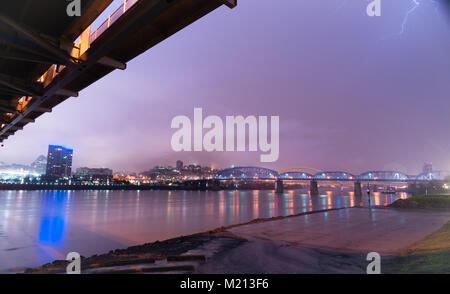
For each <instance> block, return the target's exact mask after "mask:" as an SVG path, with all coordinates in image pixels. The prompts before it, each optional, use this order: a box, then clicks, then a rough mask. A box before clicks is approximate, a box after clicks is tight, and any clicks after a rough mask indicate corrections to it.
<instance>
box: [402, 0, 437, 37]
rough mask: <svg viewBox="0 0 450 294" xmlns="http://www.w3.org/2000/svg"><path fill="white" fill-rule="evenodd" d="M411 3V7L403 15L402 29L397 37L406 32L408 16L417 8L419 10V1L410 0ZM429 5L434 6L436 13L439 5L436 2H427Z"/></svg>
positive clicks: (434, 0)
mask: <svg viewBox="0 0 450 294" xmlns="http://www.w3.org/2000/svg"><path fill="white" fill-rule="evenodd" d="M411 1H412V2H413V7H411V8H410V9H409V10H408V11H407V12H406V14H405V17H404V18H403V22H402V27H401V30H400V32H399V33H398V34H399V35H403V33H404V32H405V30H406V25H407V23H408V18H409V16H410V15H411V14H412V13H413V12H414V11H416V9H417V8H419V6H420V4H421V2H420V1H419V0H411ZM429 1H430V2H431V3H433V5H434V6H435V11H436V12H438V8H439V3H438V1H436V0H429Z"/></svg>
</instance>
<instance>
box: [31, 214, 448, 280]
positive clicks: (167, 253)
mask: <svg viewBox="0 0 450 294" xmlns="http://www.w3.org/2000/svg"><path fill="white" fill-rule="evenodd" d="M367 212H370V215H371V214H372V213H375V214H376V213H379V214H380V216H381V215H384V214H386V213H388V214H392V215H393V216H396V215H397V214H400V216H401V218H403V216H404V215H406V216H408V217H415V218H419V219H420V218H425V219H430V217H432V218H433V217H435V216H436V217H437V216H440V215H441V214H442V212H436V213H430V211H429V210H417V209H401V208H395V207H387V208H386V207H371V208H367V207H363V208H360V207H355V206H354V207H347V208H333V209H326V210H318V211H309V212H303V213H299V214H295V215H288V216H278V217H272V218H260V219H254V220H252V221H249V222H245V223H239V224H233V225H229V226H222V227H218V228H216V229H213V230H208V231H205V232H201V233H196V234H192V235H187V236H179V237H175V238H171V239H168V240H164V241H155V242H152V243H145V244H140V245H135V246H130V247H128V248H123V249H115V250H111V251H109V252H108V253H104V254H95V255H92V256H90V257H87V258H85V257H82V259H81V264H82V273H88V274H90V273H103V274H107V273H142V272H146V273H236V272H239V273H279V271H280V270H281V271H282V272H283V270H289V268H288V267H277V266H279V263H281V264H283V263H286V264H287V265H288V266H289V265H292V264H294V265H295V266H294V267H293V268H292V269H291V271H292V272H288V273H338V274H340V273H365V266H366V260H365V255H364V254H363V252H365V251H364V250H365V249H364V248H363V247H361V248H359V249H358V248H355V250H346V248H344V247H342V246H341V248H339V246H338V245H336V247H335V248H330V247H326V246H320V244H316V245H315V246H309V245H308V244H306V243H305V244H303V243H302V242H300V243H298V242H297V241H295V240H293V241H289V240H288V239H286V240H285V239H284V238H285V237H282V238H281V239H279V238H280V236H283V234H282V232H280V231H282V230H283V228H284V229H286V228H285V227H286V226H288V225H289V223H291V222H294V223H295V222H297V223H298V222H299V221H300V223H299V224H301V223H302V221H301V220H302V219H304V217H308V219H309V221H313V222H314V219H321V218H323V217H324V216H325V215H328V217H333V215H339V214H342V213H344V214H350V215H355V217H356V222H355V223H352V224H351V225H352V226H358V225H359V224H358V222H357V220H358V217H359V216H360V215H362V216H363V219H366V218H367V217H364V216H365V215H367ZM432 212H435V211H432ZM448 216H449V214H448V213H447V212H446V213H444V218H445V219H447V220H448V219H449V217H448ZM436 217H435V219H437V218H436ZM440 218H442V217H440ZM388 221H389V222H390V221H391V219H388ZM352 222H353V221H352ZM441 222H442V221H441ZM363 225H364V224H361V226H363ZM280 226H281V227H280ZM272 227H273V228H272ZM296 227H297V226H294V228H296ZM436 228H438V227H436V226H434V227H428V228H427V230H422V231H423V232H422V233H421V234H419V235H417V236H420V237H419V238H418V237H414V238H412V237H410V240H409V241H408V242H409V243H411V244H409V243H408V242H406V243H405V245H407V246H404V245H402V244H400V245H398V244H397V242H395V240H394V241H392V242H389V243H393V244H394V245H392V246H394V247H395V246H397V247H398V246H400V247H399V248H398V249H401V250H400V251H399V252H398V253H394V254H393V253H390V251H389V250H388V249H389V248H386V250H384V251H382V252H381V251H380V253H381V254H382V258H383V260H385V262H386V264H387V267H388V268H391V269H392V268H393V266H392V264H393V262H396V261H397V260H399V258H402V259H401V260H402V262H403V263H404V262H405V260H409V257H408V256H406V257H405V256H403V257H402V253H400V252H405V250H407V248H408V246H410V245H412V244H413V243H417V242H419V241H420V240H422V239H423V238H426V237H428V236H429V235H430V234H431V233H433V232H434V231H435V230H436ZM273 229H275V231H272V230H273ZM413 229H415V227H413ZM396 230H398V228H395V227H394V228H389V229H387V232H389V233H392V231H394V232H395V231H396ZM410 230H411V228H410ZM312 231H314V229H313V230H312ZM365 231H366V230H364V229H361V231H360V232H359V233H361V232H362V233H363V236H364V234H365V233H366V232H365ZM254 232H256V233H258V234H262V238H261V237H260V236H258V235H254V234H256V233H254ZM274 232H275V235H273V234H274ZM288 232H289V235H290V236H291V235H292V236H294V238H298V237H299V236H300V237H301V236H302V235H305V236H308V234H311V232H307V231H305V232H303V231H302V230H300V231H299V232H301V233H300V235H298V234H293V233H292V232H291V231H288ZM351 232H352V235H357V234H356V233H357V232H353V231H351ZM369 233H370V234H372V232H369ZM373 233H374V234H375V236H376V233H378V234H379V233H380V232H373ZM381 233H382V234H381V236H383V234H385V233H384V231H383V232H381ZM337 234H338V235H340V234H344V235H345V230H343V231H341V232H338V233H337ZM405 234H406V235H408V234H410V233H408V232H406V233H405ZM324 235H326V233H324ZM277 236H278V237H277ZM339 238H340V236H338V239H337V240H339ZM278 239H279V240H278ZM375 239H377V238H375ZM388 239H389V238H388ZM277 240H278V241H277ZM350 243H352V242H350ZM327 244H328V243H327ZM330 244H334V243H330ZM380 248H383V246H381V247H380ZM352 249H353V248H352ZM361 249H364V250H362V251H361ZM367 250H368V249H367ZM258 252H259V253H258ZM270 252H273V253H270ZM256 253H258V254H259V255H256V256H260V255H262V257H261V258H260V259H261V260H271V263H270V264H271V265H266V262H265V261H264V262H263V263H262V264H261V265H260V266H259V267H258V265H254V263H255V262H254V261H255V260H254V259H252V258H251V255H252V254H256ZM286 256H291V257H290V258H289V259H287V260H285V258H286ZM246 258H247V259H249V260H248V261H245V259H246ZM296 259H298V260H297V261H296ZM305 260H306V261H305ZM314 260H316V261H314ZM302 262H303V263H302ZM317 262H318V264H319V265H317ZM240 263H242V264H241V265H239V264H240ZM67 264H68V262H67V261H65V260H55V261H53V262H51V263H47V264H44V265H42V266H38V267H35V268H27V269H26V270H25V271H23V273H27V274H45V273H64V272H65V270H66V269H65V267H66V266H67ZM283 266H285V265H283ZM391 269H388V272H391V271H392V270H391Z"/></svg>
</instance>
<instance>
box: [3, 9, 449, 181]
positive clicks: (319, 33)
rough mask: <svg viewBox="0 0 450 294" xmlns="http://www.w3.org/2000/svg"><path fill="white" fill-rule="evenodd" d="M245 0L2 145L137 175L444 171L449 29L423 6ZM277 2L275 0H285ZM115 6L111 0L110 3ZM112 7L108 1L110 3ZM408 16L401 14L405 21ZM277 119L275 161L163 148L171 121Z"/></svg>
mask: <svg viewBox="0 0 450 294" xmlns="http://www.w3.org/2000/svg"><path fill="white" fill-rule="evenodd" d="M419 1H420V5H419V6H418V7H416V8H415V9H413V8H414V6H415V4H414V1H411V0H389V1H386V0H382V4H383V7H382V16H380V17H375V18H371V17H368V16H367V15H366V12H365V7H366V5H367V3H368V1H366V0H347V1H345V0H321V1H317V0H283V1H273V0H241V1H239V5H238V7H236V8H235V9H233V10H230V9H228V8H227V7H225V6H223V7H221V8H219V9H217V10H216V11H214V12H212V13H211V14H209V15H207V16H206V17H204V18H202V19H200V20H199V21H197V22H196V23H194V24H193V25H191V26H189V27H187V28H186V29H184V30H183V31H181V32H179V33H177V34H176V35H174V36H172V37H171V38H169V39H168V40H166V41H164V42H162V43H161V44H159V45H158V46H156V47H154V48H152V49H151V50H149V51H147V52H146V53H144V54H142V55H141V56H139V57H138V58H136V59H134V60H133V61H132V62H130V63H129V64H128V68H127V70H125V71H115V72H113V73H112V74H110V75H108V76H107V77H105V78H103V79H102V80H100V81H98V82H97V83H95V84H93V85H92V86H91V87H89V88H87V89H85V90H83V91H82V92H81V93H80V97H78V98H71V99H69V100H67V101H66V102H64V103H62V104H60V105H59V106H57V107H55V108H54V110H53V112H52V113H47V114H44V115H42V116H41V117H40V118H38V119H37V120H36V122H35V123H34V124H29V125H27V126H26V127H25V128H24V130H22V131H19V132H17V133H16V135H14V136H12V137H10V138H9V139H8V140H6V141H5V142H4V144H5V147H4V148H2V149H1V150H0V161H4V162H7V163H13V162H14V163H25V164H28V163H30V162H31V161H33V160H34V159H35V158H36V157H37V156H38V155H40V154H46V152H47V146H48V144H61V145H65V146H67V147H71V148H74V166H75V167H78V166H90V167H100V166H102V167H110V168H113V169H115V170H132V171H144V170H148V169H150V168H151V167H153V166H155V165H159V164H164V165H169V164H170V165H174V164H175V161H176V160H177V159H181V160H183V161H185V163H199V164H208V165H209V164H213V165H214V166H215V167H227V166H230V165H259V166H265V167H270V168H276V169H283V168H288V167H295V166H308V167H315V168H319V169H324V170H346V171H349V172H354V173H359V172H362V171H365V170H376V169H396V170H399V171H404V172H408V173H417V172H419V171H420V170H421V168H422V165H423V163H424V162H425V161H431V162H433V164H434V167H435V168H436V169H450V128H449V127H450V115H449V112H450V99H449V98H450V97H449V96H450V83H449V78H450V35H449V26H448V23H447V22H446V18H445V17H444V15H443V13H442V11H441V10H442V9H440V8H439V6H437V5H436V3H435V1H432V0H419ZM280 2H283V3H282V4H281V3H280ZM114 4H115V5H117V1H116V3H114ZM116 7H117V6H116ZM405 18H406V19H405ZM194 107H202V108H203V110H204V115H218V116H220V117H223V118H224V117H225V116H226V115H244V116H247V115H256V116H258V115H278V116H279V117H280V157H279V160H278V161H277V162H274V163H269V164H268V163H265V164H261V163H260V162H259V155H260V152H251V153H248V152H247V153H242V152H241V153H238V152H213V153H208V152H181V153H176V152H174V151H172V148H171V145H170V140H171V137H172V134H173V133H174V130H173V129H171V128H170V123H171V120H172V118H173V117H174V116H177V115H187V116H189V117H192V116H193V110H194Z"/></svg>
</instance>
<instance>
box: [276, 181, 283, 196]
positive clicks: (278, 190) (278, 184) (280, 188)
mask: <svg viewBox="0 0 450 294" xmlns="http://www.w3.org/2000/svg"><path fill="white" fill-rule="evenodd" d="M283 192H284V185H283V180H280V179H277V180H276V181H275V193H283Z"/></svg>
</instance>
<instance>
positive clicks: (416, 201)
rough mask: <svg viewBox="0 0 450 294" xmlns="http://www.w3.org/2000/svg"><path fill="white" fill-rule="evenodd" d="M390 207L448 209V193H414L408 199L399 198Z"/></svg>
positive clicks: (449, 208)
mask: <svg viewBox="0 0 450 294" xmlns="http://www.w3.org/2000/svg"><path fill="white" fill-rule="evenodd" d="M390 207H394V208H419V209H438V210H450V195H416V196H413V197H411V198H408V199H399V200H397V201H395V202H394V203H392V204H391V205H390Z"/></svg>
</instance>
